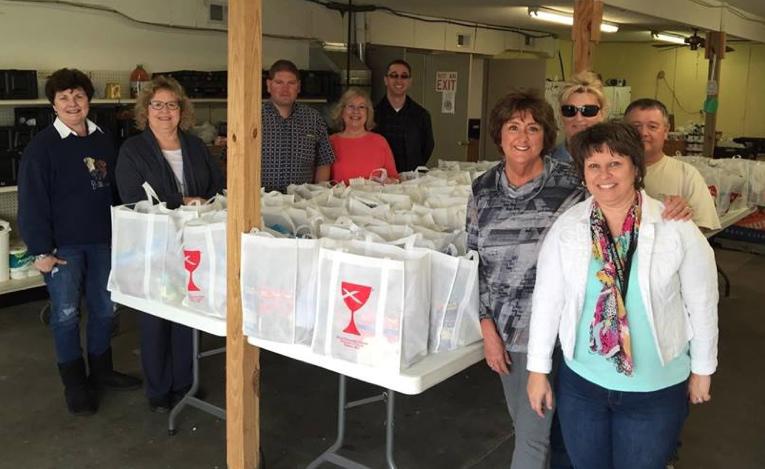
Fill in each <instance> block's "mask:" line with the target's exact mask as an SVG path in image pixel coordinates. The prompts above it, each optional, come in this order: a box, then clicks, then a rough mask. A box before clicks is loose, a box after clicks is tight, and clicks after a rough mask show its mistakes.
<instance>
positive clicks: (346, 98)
mask: <svg viewBox="0 0 765 469" xmlns="http://www.w3.org/2000/svg"><path fill="white" fill-rule="evenodd" d="M359 97H361V98H364V102H365V103H366V105H367V121H366V122H364V128H365V129H366V130H372V129H373V128H374V127H375V108H374V106H373V105H372V100H371V99H370V98H369V95H368V94H367V92H366V91H364V90H362V89H361V88H348V89H347V90H345V93H343V95H342V96H340V100H339V101H338V102H337V103H336V104H335V107H333V108H332V112H331V113H330V115H329V117H330V119H331V120H332V126H333V127H334V128H335V130H337V131H340V132H342V131H343V130H345V122H343V109H345V106H346V105H347V104H348V103H350V102H351V101H353V100H354V99H356V98H359Z"/></svg>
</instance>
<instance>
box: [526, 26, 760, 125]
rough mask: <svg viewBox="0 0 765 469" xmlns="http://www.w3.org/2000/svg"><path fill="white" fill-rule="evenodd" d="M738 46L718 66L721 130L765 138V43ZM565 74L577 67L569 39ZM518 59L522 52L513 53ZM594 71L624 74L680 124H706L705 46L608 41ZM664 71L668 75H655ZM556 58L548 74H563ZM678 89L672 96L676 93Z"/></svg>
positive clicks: (637, 94)
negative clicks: (704, 112)
mask: <svg viewBox="0 0 765 469" xmlns="http://www.w3.org/2000/svg"><path fill="white" fill-rule="evenodd" d="M729 45H730V46H732V47H733V48H734V49H735V51H734V52H729V53H727V54H726V56H725V58H724V59H723V60H722V63H721V71H720V107H719V109H718V113H717V130H718V131H722V133H723V138H733V137H739V136H747V137H765V87H763V86H762V77H765V44H758V43H753V42H732V43H729ZM559 47H560V51H561V57H562V59H563V67H564V70H565V76H566V78H569V77H570V76H571V73H572V70H573V64H572V55H573V53H572V47H573V43H572V42H571V41H569V40H560V41H559ZM514 58H519V57H514ZM593 65H594V68H595V71H596V72H598V73H600V74H601V75H602V76H603V78H604V79H608V78H624V79H626V80H627V85H629V86H630V87H632V98H633V99H637V98H656V99H658V100H660V101H662V102H663V103H664V104H666V105H667V107H668V108H669V112H671V113H672V114H674V115H675V123H676V126H687V125H688V124H689V123H691V122H697V123H703V122H704V116H703V114H701V112H700V111H701V109H702V106H703V104H704V98H705V97H706V83H707V73H708V70H709V61H707V60H706V59H705V58H704V50H703V49H698V50H696V51H692V50H690V49H689V48H687V47H677V48H656V47H653V45H652V44H649V43H634V42H633V43H618V42H604V43H601V44H598V46H597V47H596V49H595V54H594V62H593ZM660 71H663V72H664V79H657V76H658V74H659V72H660ZM561 76H562V75H561V71H560V62H559V60H558V57H557V56H556V57H553V58H550V59H548V60H547V78H548V79H550V80H555V79H558V78H560V77H561ZM673 91H674V95H673Z"/></svg>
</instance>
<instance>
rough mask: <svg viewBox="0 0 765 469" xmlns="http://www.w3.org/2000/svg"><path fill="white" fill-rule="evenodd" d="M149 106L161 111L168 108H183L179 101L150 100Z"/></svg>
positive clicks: (171, 109) (169, 109) (170, 109)
mask: <svg viewBox="0 0 765 469" xmlns="http://www.w3.org/2000/svg"><path fill="white" fill-rule="evenodd" d="M149 107H150V108H152V109H154V110H155V111H161V110H162V109H164V108H167V110H168V111H177V110H178V109H180V108H181V103H180V102H178V101H149Z"/></svg>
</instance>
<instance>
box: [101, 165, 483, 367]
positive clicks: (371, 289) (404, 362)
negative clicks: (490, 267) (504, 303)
mask: <svg viewBox="0 0 765 469" xmlns="http://www.w3.org/2000/svg"><path fill="white" fill-rule="evenodd" d="M492 164H496V162H492V163H467V164H466V163H455V162H440V163H439V168H438V169H433V170H430V171H429V172H423V171H421V170H418V171H414V172H411V173H402V174H401V183H399V184H389V185H383V184H380V183H377V182H373V181H369V180H364V179H355V180H351V181H350V183H349V185H347V186H346V185H344V184H340V185H336V186H331V185H329V184H302V185H292V186H289V188H288V190H287V193H286V194H282V193H278V192H271V193H265V192H262V193H261V213H262V228H261V229H260V230H255V231H254V232H253V233H247V234H244V235H243V237H242V252H241V256H242V272H241V277H240V280H241V287H242V304H243V311H244V329H245V333H246V334H247V335H249V336H251V337H254V338H258V339H261V340H267V341H273V342H279V343H287V344H300V345H303V346H306V347H310V348H311V349H312V350H313V351H314V352H315V353H318V354H323V355H327V356H330V357H334V358H338V359H342V360H346V361H349V362H352V363H358V364H362V365H367V366H373V367H378V368H382V369H388V370H401V369H404V368H406V367H408V366H411V365H412V364H414V363H416V362H417V361H418V360H420V359H421V358H422V357H424V356H426V355H427V354H428V353H437V352H443V351H449V350H455V349H457V348H460V347H464V346H465V345H468V344H470V343H473V342H476V341H478V340H480V339H481V334H480V326H479V323H478V258H477V255H476V253H474V252H466V247H465V244H466V238H467V236H466V233H465V219H466V207H467V201H468V198H469V196H470V192H471V189H470V184H471V182H472V180H473V179H475V177H477V176H478V175H480V174H482V173H483V172H484V171H485V170H486V169H487V168H488V167H490V166H491V165H492ZM144 189H145V191H146V200H145V201H141V202H139V203H137V204H132V205H123V206H119V207H114V208H113V209H112V232H113V239H112V246H113V247H112V272H111V274H110V277H109V284H108V288H109V290H110V291H112V292H118V293H121V294H124V295H129V296H133V297H137V298H142V299H146V300H150V301H156V302H161V303H164V304H170V305H174V306H178V307H182V308H185V309H189V310H193V311H195V312H198V313H201V314H205V315H209V316H211V317H215V318H225V314H226V291H227V290H226V210H225V207H226V201H225V197H220V196H219V197H216V198H213V199H211V200H210V201H208V202H207V203H206V204H200V205H195V206H183V207H180V208H178V209H175V210H170V209H168V208H167V207H166V206H165V204H163V203H156V202H158V199H157V197H156V194H155V193H154V191H153V190H152V189H151V187H149V186H148V185H144Z"/></svg>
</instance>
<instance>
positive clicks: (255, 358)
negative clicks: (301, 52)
mask: <svg viewBox="0 0 765 469" xmlns="http://www.w3.org/2000/svg"><path fill="white" fill-rule="evenodd" d="M228 8H229V16H228V17H229V22H228V163H227V170H226V173H227V179H228V226H227V230H228V231H227V233H228V242H227V254H228V258H227V259H228V270H227V279H228V282H227V283H228V307H227V317H226V334H227V335H226V450H227V453H226V456H227V459H226V460H227V462H228V467H229V468H230V469H253V468H257V467H258V466H259V465H260V461H259V460H260V456H259V455H260V421H259V419H260V409H259V404H260V363H259V360H260V350H259V349H257V348H255V347H252V346H250V345H249V344H247V341H246V340H245V337H244V333H243V330H242V296H241V291H240V288H239V272H240V262H241V259H240V247H241V234H242V233H244V232H247V231H249V230H250V229H251V228H252V227H254V226H256V225H257V226H259V225H260V145H261V136H260V129H261V102H260V101H261V99H260V96H261V94H260V93H261V81H260V80H261V76H260V71H261V70H262V66H261V60H262V48H261V40H262V39H261V12H262V0H229V2H228Z"/></svg>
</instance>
